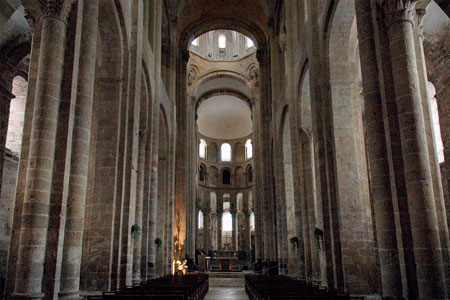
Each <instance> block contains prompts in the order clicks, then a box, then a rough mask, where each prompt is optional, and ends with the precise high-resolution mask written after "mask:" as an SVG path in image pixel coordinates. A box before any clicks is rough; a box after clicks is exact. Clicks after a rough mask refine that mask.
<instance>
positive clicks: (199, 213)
mask: <svg viewBox="0 0 450 300" xmlns="http://www.w3.org/2000/svg"><path fill="white" fill-rule="evenodd" d="M197 222H198V227H197V228H198V229H203V212H202V211H201V210H199V211H198V221H197Z"/></svg>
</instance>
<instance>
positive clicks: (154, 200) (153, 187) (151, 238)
mask: <svg viewBox="0 0 450 300" xmlns="http://www.w3.org/2000/svg"><path fill="white" fill-rule="evenodd" d="M155 100H156V99H155ZM155 100H154V101H155ZM151 120H152V125H151V128H152V135H151V139H150V140H149V147H150V148H151V151H149V154H151V156H150V163H151V173H150V183H149V184H150V200H149V208H148V211H149V217H148V219H149V229H148V231H149V234H148V243H149V245H148V253H149V254H148V255H149V264H150V265H152V266H153V267H152V268H151V269H150V272H149V273H150V277H152V278H154V277H156V276H157V270H156V254H157V253H156V251H157V248H156V245H155V240H156V238H157V236H156V232H157V219H158V211H157V210H158V168H159V129H160V128H159V102H158V101H155V103H154V104H153V106H152V118H151Z"/></svg>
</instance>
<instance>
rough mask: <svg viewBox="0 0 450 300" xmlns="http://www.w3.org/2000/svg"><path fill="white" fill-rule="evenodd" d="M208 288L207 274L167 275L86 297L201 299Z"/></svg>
mask: <svg viewBox="0 0 450 300" xmlns="http://www.w3.org/2000/svg"><path fill="white" fill-rule="evenodd" d="M208 288H209V276H208V275H207V274H200V273H198V274H188V275H185V276H172V275H168V276H164V277H160V278H155V279H151V280H148V281H147V282H145V283H142V284H141V285H139V286H134V287H129V288H126V289H124V290H118V291H113V292H103V294H102V296H90V297H88V299H89V300H100V299H102V300H103V299H109V300H113V299H114V300H117V299H133V300H140V299H156V300H169V299H170V300H202V299H203V298H204V297H205V295H206V293H207V292H208Z"/></svg>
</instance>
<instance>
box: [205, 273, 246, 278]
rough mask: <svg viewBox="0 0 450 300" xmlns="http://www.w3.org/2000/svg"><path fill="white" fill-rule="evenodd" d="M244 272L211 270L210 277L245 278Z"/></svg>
mask: <svg viewBox="0 0 450 300" xmlns="http://www.w3.org/2000/svg"><path fill="white" fill-rule="evenodd" d="M244 276H245V273H244V272H209V278H244Z"/></svg>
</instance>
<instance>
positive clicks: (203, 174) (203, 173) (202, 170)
mask: <svg viewBox="0 0 450 300" xmlns="http://www.w3.org/2000/svg"><path fill="white" fill-rule="evenodd" d="M198 173H199V179H200V181H205V178H206V169H205V166H204V165H200V169H199V171H198Z"/></svg>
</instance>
